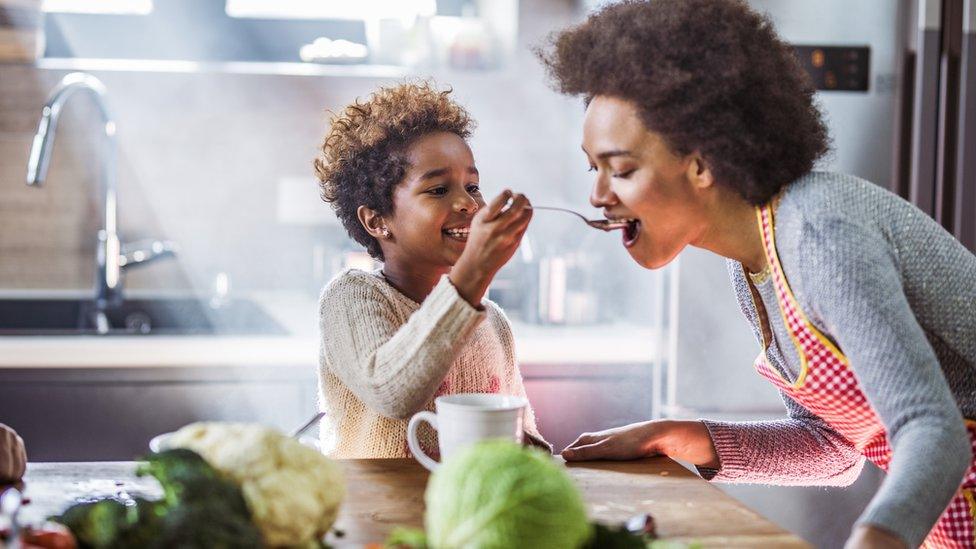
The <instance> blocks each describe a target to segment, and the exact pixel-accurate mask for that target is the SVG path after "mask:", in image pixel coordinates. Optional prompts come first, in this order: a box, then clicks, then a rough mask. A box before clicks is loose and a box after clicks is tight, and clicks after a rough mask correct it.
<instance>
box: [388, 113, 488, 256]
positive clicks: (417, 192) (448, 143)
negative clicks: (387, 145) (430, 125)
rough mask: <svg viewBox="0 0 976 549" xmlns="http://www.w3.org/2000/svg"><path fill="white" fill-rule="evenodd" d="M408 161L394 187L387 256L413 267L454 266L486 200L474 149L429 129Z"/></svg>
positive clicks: (458, 138) (412, 147)
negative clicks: (398, 182)
mask: <svg viewBox="0 0 976 549" xmlns="http://www.w3.org/2000/svg"><path fill="white" fill-rule="evenodd" d="M407 158H408V160H409V162H410V167H409V168H408V169H407V173H406V175H405V176H404V178H403V181H402V182H401V183H400V184H399V185H397V186H396V188H395V189H394V191H393V214H392V215H391V216H389V218H388V219H387V224H388V228H389V229H390V233H391V234H392V238H391V239H390V241H389V242H387V244H388V246H385V247H384V255H385V256H386V261H387V262H389V261H405V262H409V263H410V264H411V266H412V267H414V268H418V267H419V268H424V267H432V268H435V269H443V268H450V267H451V266H452V265H454V263H455V262H457V260H458V258H459V257H460V256H461V252H463V251H464V246H465V243H466V242H467V240H468V229H469V228H470V227H471V219H472V218H473V217H474V214H475V212H477V211H478V210H479V209H480V208H481V207H482V206H484V205H485V201H484V199H483V198H482V197H481V190H480V187H479V183H478V169H477V168H476V167H475V165H474V156H473V155H472V154H471V149H470V148H469V147H468V144H467V143H465V142H464V140H463V139H461V138H460V137H459V136H457V135H455V134H453V133H450V132H437V133H431V134H428V135H425V136H423V137H421V138H419V139H417V140H416V141H414V142H413V143H412V144H411V145H410V148H409V149H408V150H407Z"/></svg>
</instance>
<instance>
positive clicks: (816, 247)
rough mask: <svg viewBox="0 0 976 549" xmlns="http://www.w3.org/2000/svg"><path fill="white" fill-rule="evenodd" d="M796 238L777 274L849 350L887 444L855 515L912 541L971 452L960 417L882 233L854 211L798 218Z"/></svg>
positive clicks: (956, 481) (952, 488) (946, 496)
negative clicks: (881, 466)
mask: <svg viewBox="0 0 976 549" xmlns="http://www.w3.org/2000/svg"><path fill="white" fill-rule="evenodd" d="M800 240H801V242H803V249H802V253H796V254H795V255H796V256H797V257H795V258H789V257H787V258H784V259H792V261H793V264H794V265H796V266H797V267H798V268H797V269H795V270H796V272H795V273H794V272H792V271H790V270H789V263H786V268H787V276H789V277H791V279H792V280H795V281H796V282H798V286H799V288H800V290H801V293H802V297H799V299H800V300H801V302H805V304H804V306H805V307H808V308H809V310H811V312H812V314H813V315H814V317H815V318H814V321H815V322H818V323H819V324H820V325H821V326H823V328H824V330H825V331H826V332H827V333H830V334H831V335H832V337H834V338H835V340H836V341H837V343H838V345H839V346H840V348H841V349H842V350H843V352H844V353H845V355H846V356H847V358H848V359H849V361H850V363H851V367H852V368H853V369H854V372H855V374H856V375H857V378H858V381H859V382H860V383H861V387H862V388H863V390H864V392H865V394H866V396H867V398H868V401H869V402H870V403H871V406H872V407H873V408H874V410H875V411H876V412H877V414H878V416H879V417H880V419H881V421H882V423H883V424H884V426H885V428H886V430H887V433H888V438H889V440H890V442H891V445H892V448H893V452H894V456H893V458H892V460H891V463H890V464H889V467H888V475H887V477H886V478H885V480H884V482H883V483H882V486H881V489H880V490H879V491H878V493H877V494H876V495H875V497H874V499H872V500H871V503H870V504H869V505H868V507H867V509H866V510H865V512H864V513H863V514H862V515H861V517H860V519H859V520H858V524H874V525H877V526H880V527H882V528H884V529H885V530H889V531H891V532H894V533H896V534H898V535H899V536H900V537H902V538H903V539H904V540H905V541H906V542H907V543H908V545H909V546H912V547H914V546H917V545H919V544H920V543H921V541H922V540H923V539H924V538H925V536H926V535H927V534H928V532H929V530H930V529H931V527H932V525H933V524H934V523H935V521H936V520H937V519H938V517H939V516H940V515H941V514H942V512H943V510H944V509H945V507H946V505H947V504H948V502H949V500H950V499H951V498H952V496H953V495H954V494H955V493H956V490H957V489H958V488H959V485H960V483H961V481H962V479H963V475H964V474H965V472H966V469H967V468H968V467H969V465H970V463H971V461H972V455H971V451H970V441H969V437H968V435H967V432H966V429H965V425H964V423H963V418H962V416H961V414H960V412H959V408H958V405H957V404H956V401H955V398H954V396H953V394H952V392H951V391H950V389H949V386H948V384H947V382H946V379H945V376H944V375H943V373H942V367H941V365H940V363H939V361H938V358H937V357H936V355H935V351H934V350H933V349H932V346H931V345H930V344H929V341H928V339H927V338H926V336H925V332H924V331H923V329H922V327H921V326H920V325H919V323H918V321H917V320H916V318H915V314H914V312H913V311H912V309H911V306H910V305H909V302H908V299H907V298H906V296H905V291H904V288H903V287H902V283H901V277H900V275H899V271H898V267H897V262H896V260H895V258H894V254H893V253H892V252H891V250H892V247H891V246H890V244H889V243H888V242H887V241H886V240H885V238H884V237H883V236H882V235H881V234H880V233H879V232H876V231H872V230H869V229H867V228H864V227H861V226H860V225H858V224H857V223H856V222H855V221H854V220H845V219H833V220H827V221H823V222H818V224H817V226H816V227H814V226H813V225H811V224H810V223H805V224H804V226H803V228H802V237H801V239H800ZM933 268H937V266H935V265H933ZM807 304H808V305H807Z"/></svg>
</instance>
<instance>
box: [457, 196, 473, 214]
mask: <svg viewBox="0 0 976 549" xmlns="http://www.w3.org/2000/svg"><path fill="white" fill-rule="evenodd" d="M454 209H455V211H457V212H466V213H474V212H476V211H478V202H477V201H476V200H475V199H474V198H473V197H471V196H470V195H469V196H465V197H462V198H459V199H458V200H457V201H456V202H455V203H454Z"/></svg>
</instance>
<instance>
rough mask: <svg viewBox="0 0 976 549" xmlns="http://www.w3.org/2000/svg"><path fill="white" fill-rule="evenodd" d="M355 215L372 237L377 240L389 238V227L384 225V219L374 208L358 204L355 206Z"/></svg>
mask: <svg viewBox="0 0 976 549" xmlns="http://www.w3.org/2000/svg"><path fill="white" fill-rule="evenodd" d="M356 217H358V218H359V222H360V223H362V224H363V227H364V228H365V229H366V232H368V233H369V235H370V236H372V237H373V238H375V239H377V240H381V239H386V238H390V229H389V228H387V226H386V220H385V219H383V216H381V215H380V214H378V213H376V210H373V209H371V208H367V207H366V206H360V207H358V208H356Z"/></svg>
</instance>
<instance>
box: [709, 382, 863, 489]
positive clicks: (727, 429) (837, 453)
mask: <svg viewBox="0 0 976 549" xmlns="http://www.w3.org/2000/svg"><path fill="white" fill-rule="evenodd" d="M782 396H783V402H784V403H785V404H786V409H787V412H788V414H789V418H788V419H783V420H777V421H751V422H738V423H727V422H719V421H710V420H704V421H703V423H704V424H705V426H706V427H707V428H708V433H709V436H710V437H711V440H712V442H713V443H714V445H715V452H716V454H717V455H718V459H719V463H720V466H719V467H718V468H717V469H718V470H717V471H708V470H700V472H702V474H703V476H704V477H705V478H707V479H709V480H715V481H718V482H730V483H749V482H755V483H762V484H779V485H784V486H848V485H850V484H851V483H852V482H854V481H855V480H857V477H858V475H859V474H860V473H861V467H862V466H863V465H864V457H863V456H861V454H860V453H859V452H858V451H857V449H856V448H854V445H853V444H851V443H850V441H848V440H847V439H846V438H844V437H843V436H842V435H841V434H840V433H838V432H837V431H835V430H834V429H833V428H831V427H830V425H828V424H827V423H825V422H824V421H823V420H822V419H820V418H819V417H817V416H816V415H814V414H812V413H810V412H809V411H808V410H807V409H806V408H804V407H802V406H800V405H799V404H797V403H796V402H795V401H793V400H792V399H790V398H789V397H787V396H786V395H782Z"/></svg>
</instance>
